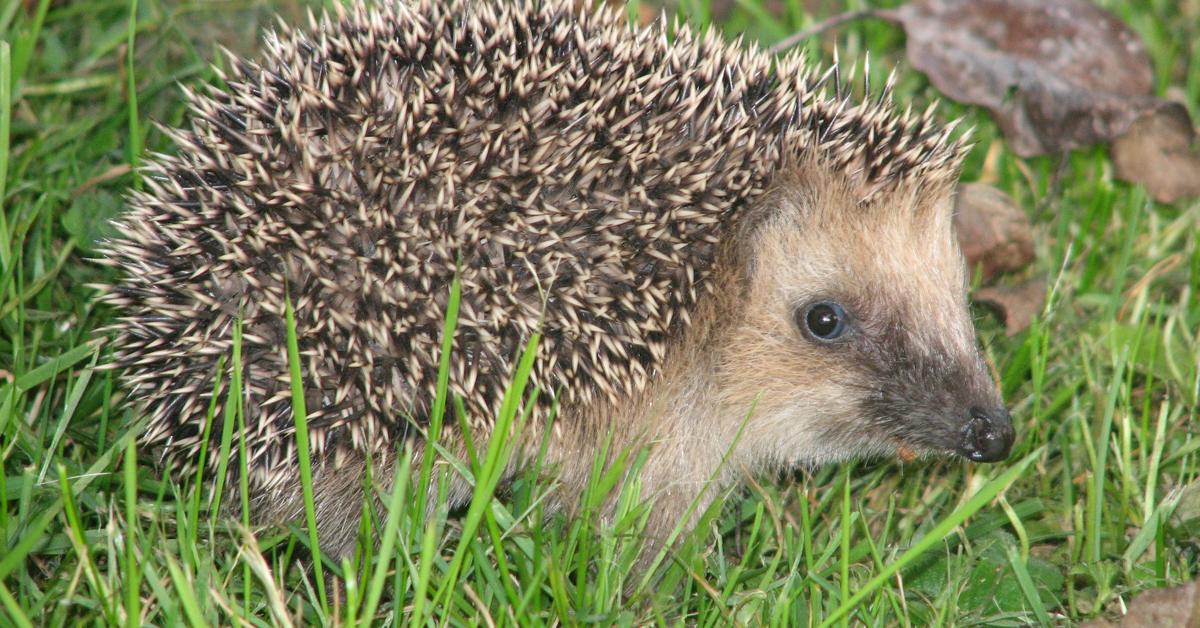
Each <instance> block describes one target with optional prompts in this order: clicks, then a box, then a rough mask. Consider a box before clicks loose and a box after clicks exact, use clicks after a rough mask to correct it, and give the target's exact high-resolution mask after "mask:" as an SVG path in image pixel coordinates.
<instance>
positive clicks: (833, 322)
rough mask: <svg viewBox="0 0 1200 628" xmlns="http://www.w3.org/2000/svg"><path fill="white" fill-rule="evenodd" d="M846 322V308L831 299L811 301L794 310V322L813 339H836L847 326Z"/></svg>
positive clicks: (844, 331) (843, 332)
mask: <svg viewBox="0 0 1200 628" xmlns="http://www.w3.org/2000/svg"><path fill="white" fill-rule="evenodd" d="M847 323H848V321H847V316H846V310H845V309H843V308H842V306H841V305H838V304H837V303H833V302H831V301H821V302H819V303H813V304H812V305H810V306H808V307H806V308H801V309H799V310H797V311H796V324H797V325H798V326H799V327H800V328H801V329H802V330H804V331H807V332H808V333H809V335H811V336H812V337H813V338H814V339H815V340H820V341H830V340H837V339H838V338H840V337H842V336H843V335H844V334H845V333H846V331H847V329H848V328H849V325H848V324H847Z"/></svg>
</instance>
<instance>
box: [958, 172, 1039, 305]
mask: <svg viewBox="0 0 1200 628" xmlns="http://www.w3.org/2000/svg"><path fill="white" fill-rule="evenodd" d="M954 229H955V231H956V232H957V234H958V243H959V246H961V247H962V252H963V256H965V257H966V258H967V266H968V267H969V268H971V269H972V270H973V269H975V268H976V267H977V266H982V270H981V272H982V276H983V281H984V283H987V282H989V281H991V280H992V279H993V278H995V277H996V276H997V275H999V274H1001V273H1005V272H1011V271H1014V270H1019V269H1021V268H1024V267H1025V266H1026V265H1027V264H1028V263H1029V262H1031V261H1033V231H1032V229H1031V228H1030V226H1029V217H1027V216H1026V215H1025V212H1024V211H1023V210H1022V209H1021V208H1020V207H1019V206H1018V205H1017V203H1016V202H1015V201H1013V199H1012V197H1011V196H1009V195H1007V194H1005V193H1004V192H1001V191H1000V190H997V189H996V188H994V187H991V186H990V185H984V184H982V183H964V184H962V185H960V186H958V195H957V196H956V197H955V200H954Z"/></svg>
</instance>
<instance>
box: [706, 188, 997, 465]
mask: <svg viewBox="0 0 1200 628" xmlns="http://www.w3.org/2000/svg"><path fill="white" fill-rule="evenodd" d="M838 180H839V177H837V176H834V177H831V178H830V182H832V183H831V184H825V185H820V184H814V183H813V182H812V181H811V180H810V181H807V182H806V184H805V185H804V186H800V187H791V186H783V188H782V189H780V190H779V191H778V192H777V194H775V196H774V198H773V199H772V200H771V201H770V202H771V203H772V204H774V205H775V209H774V210H773V211H772V214H771V215H770V216H769V217H767V218H765V219H764V220H763V221H762V224H761V225H759V226H758V227H757V229H756V230H755V232H754V235H753V236H752V237H751V238H749V241H750V242H751V243H752V244H750V245H749V246H750V247H751V248H752V249H753V252H752V253H751V254H750V256H751V257H752V258H753V261H752V263H750V264H749V265H748V269H749V270H748V275H747V286H746V288H745V297H744V299H745V302H744V303H743V305H742V311H743V312H744V314H743V315H742V317H741V319H740V321H739V323H738V324H737V325H736V326H735V327H734V328H733V329H732V330H731V331H730V332H729V334H728V339H727V342H726V347H725V349H724V350H723V351H722V352H721V353H722V356H723V360H722V368H721V369H720V371H721V373H722V374H723V375H722V378H723V380H724V381H723V382H722V385H721V388H722V390H723V391H724V393H723V396H724V403H725V404H727V406H728V407H729V408H731V409H732V410H736V409H737V408H743V409H749V408H750V407H753V408H754V416H753V417H752V418H751V419H750V424H749V428H748V429H747V430H746V434H745V436H744V437H743V438H744V441H743V442H742V443H741V445H740V446H741V447H742V448H743V449H744V450H745V452H746V456H745V458H746V459H747V460H748V461H749V462H751V464H749V465H748V466H750V467H751V468H771V467H775V468H779V467H794V466H796V465H799V464H805V465H809V464H820V463H825V462H832V461H836V460H840V459H846V458H851V457H863V456H868V457H869V456H878V455H896V454H899V455H900V456H901V457H902V458H909V457H912V456H913V455H920V454H942V455H944V454H948V453H950V454H962V455H967V453H965V450H964V439H966V438H968V436H970V435H964V431H969V430H968V427H969V426H970V424H971V422H972V421H975V420H980V421H983V420H985V419H977V417H979V416H985V417H991V415H992V414H994V415H996V416H995V418H994V421H993V420H992V419H991V418H987V419H986V421H987V423H988V426H989V429H993V433H991V434H990V437H991V438H992V439H993V440H997V439H998V440H999V442H991V441H989V443H990V445H989V447H990V449H989V450H988V451H986V452H982V453H981V452H977V451H973V450H972V451H971V452H970V453H971V455H968V457H970V458H972V459H977V460H994V459H997V458H996V456H1001V455H1003V454H1006V453H1007V450H1008V447H1009V445H1010V444H1011V439H1012V430H1011V424H1010V423H1009V420H1008V416H1007V413H1006V412H1004V411H1003V409H1002V408H1003V405H1002V402H1001V400H1000V396H999V393H998V392H997V390H996V387H995V384H994V383H993V381H992V380H991V378H990V376H989V374H988V371H987V369H986V367H985V366H984V363H983V360H982V358H981V355H980V352H979V349H978V347H977V345H976V339H975V333H974V328H973V325H972V321H971V316H970V312H969V309H968V305H967V300H966V279H965V268H964V264H963V260H962V256H961V253H960V251H959V249H958V246H957V241H956V239H955V237H954V235H953V232H952V229H951V226H950V219H949V218H950V200H949V198H950V195H949V192H948V191H947V190H939V189H934V190H927V191H924V192H923V193H919V194H905V193H903V191H901V192H900V193H896V194H884V195H881V196H879V197H877V198H875V199H874V200H873V201H872V202H871V203H870V204H868V205H865V206H864V205H862V204H861V203H860V202H858V200H857V198H859V197H858V196H857V194H856V191H855V190H854V187H853V185H850V184H847V183H846V182H841V183H839V182H838ZM897 216H902V217H907V220H896V219H894V218H895V217H897ZM814 225H816V227H815V228H814ZM814 302H820V303H837V304H839V305H840V306H841V307H842V308H844V313H845V316H846V317H847V318H848V319H849V321H848V322H847V323H846V325H847V327H846V331H845V333H844V335H842V336H840V337H838V338H837V339H836V340H833V341H829V342H822V341H819V340H818V339H815V338H813V337H812V335H811V333H806V332H805V330H804V329H802V328H803V327H804V325H805V322H804V320H803V316H798V315H797V314H798V313H802V312H803V308H804V307H805V306H806V304H811V303H814ZM981 413H983V414H981ZM988 413H990V414H988ZM992 423H995V425H992ZM977 427H978V426H977ZM971 429H974V428H971ZM968 440H969V439H968ZM971 447H973V444H971V443H968V449H971Z"/></svg>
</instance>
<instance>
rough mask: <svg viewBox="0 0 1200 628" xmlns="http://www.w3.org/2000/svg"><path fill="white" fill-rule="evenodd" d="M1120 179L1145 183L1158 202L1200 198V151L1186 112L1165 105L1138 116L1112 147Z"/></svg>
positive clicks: (1185, 110)
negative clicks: (1186, 197) (1187, 197)
mask: <svg viewBox="0 0 1200 628" xmlns="http://www.w3.org/2000/svg"><path fill="white" fill-rule="evenodd" d="M1112 160H1113V167H1114V169H1115V174H1116V175H1117V178H1119V179H1122V180H1125V181H1131V182H1133V183H1143V184H1145V186H1146V189H1147V190H1149V191H1150V195H1151V196H1153V197H1154V199H1155V200H1157V201H1159V202H1163V203H1173V202H1175V201H1176V200H1178V199H1180V198H1182V197H1185V196H1200V151H1198V150H1197V148H1196V130H1195V129H1194V128H1193V127H1192V119H1191V117H1190V116H1188V112H1187V109H1186V108H1185V107H1184V106H1183V105H1180V104H1178V103H1173V102H1163V103H1162V104H1161V105H1160V106H1158V107H1156V108H1154V109H1152V110H1150V111H1148V112H1146V113H1144V114H1143V115H1142V116H1141V117H1139V118H1138V119H1137V120H1136V121H1134V123H1133V124H1132V125H1130V127H1129V130H1128V131H1126V132H1125V134H1124V135H1122V136H1121V137H1118V138H1117V139H1116V140H1115V141H1113V144H1112Z"/></svg>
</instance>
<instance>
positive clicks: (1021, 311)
mask: <svg viewBox="0 0 1200 628" xmlns="http://www.w3.org/2000/svg"><path fill="white" fill-rule="evenodd" d="M975 300H976V301H978V302H980V303H983V304H985V305H988V306H991V307H992V308H993V309H995V310H996V311H997V312H998V313H999V314H1000V317H1001V318H1002V319H1003V320H1004V333H1005V334H1007V335H1009V336H1015V335H1017V334H1019V333H1021V332H1022V331H1024V330H1025V328H1027V327H1029V324H1030V323H1032V322H1033V319H1034V318H1036V317H1037V315H1038V314H1039V313H1040V312H1041V311H1042V305H1043V304H1045V302H1046V280H1045V279H1043V278H1040V277H1039V278H1037V279H1030V280H1029V281H1026V282H1025V283H1022V284H1020V285H1017V286H1012V287H1009V286H993V287H990V288H980V289H979V290H976V291H975Z"/></svg>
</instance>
